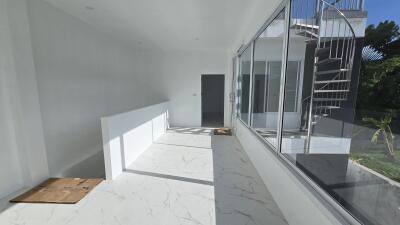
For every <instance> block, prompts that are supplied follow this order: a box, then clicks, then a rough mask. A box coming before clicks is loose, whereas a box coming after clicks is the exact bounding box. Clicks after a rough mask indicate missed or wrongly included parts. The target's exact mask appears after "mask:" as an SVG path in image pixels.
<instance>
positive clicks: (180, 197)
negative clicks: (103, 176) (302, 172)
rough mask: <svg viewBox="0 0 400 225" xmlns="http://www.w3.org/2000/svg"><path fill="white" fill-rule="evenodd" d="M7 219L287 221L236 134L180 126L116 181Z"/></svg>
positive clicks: (0, 217)
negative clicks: (65, 202) (78, 197)
mask: <svg viewBox="0 0 400 225" xmlns="http://www.w3.org/2000/svg"><path fill="white" fill-rule="evenodd" d="M0 224H2V225H6V224H21V225H22V224H29V225H43V224H54V225H58V224H69V225H82V224H85V225H100V224H105V225H121V224H122V225H127V224H132V225H133V224H135V225H157V224H160V225H161V224H163V225H165V224H171V225H180V224H182V225H189V224H193V225H199V224H203V225H213V224H217V225H268V224H270V225H281V224H287V222H286V220H285V218H284V217H283V215H282V213H281V212H280V210H279V208H278V206H277V205H276V203H275V201H274V200H273V198H272V196H271V194H270V193H269V192H268V190H267V189H266V187H265V185H264V183H263V182H262V180H261V178H260V177H259V175H258V174H257V172H256V171H255V168H254V167H253V165H252V164H251V163H250V161H249V159H248V157H247V155H246V154H245V153H244V151H243V149H242V148H241V146H240V144H239V143H238V141H237V140H236V138H234V137H228V136H213V135H210V130H209V129H197V128H174V129H171V130H169V131H168V132H167V134H165V135H164V136H162V137H161V138H159V139H158V140H157V141H156V143H154V144H153V145H152V146H151V147H150V148H149V149H148V150H147V151H146V152H145V153H143V154H142V155H141V156H140V157H139V158H138V159H137V160H136V161H135V162H134V163H133V164H132V165H130V166H129V168H128V169H127V170H126V171H125V172H124V173H123V174H122V175H121V176H119V177H118V178H117V179H116V180H114V181H105V182H103V183H101V184H100V185H99V186H97V187H96V188H95V189H94V190H93V191H92V192H91V193H89V194H88V195H87V196H86V197H85V198H84V199H82V200H81V201H80V202H79V203H78V204H75V205H54V204H14V205H10V207H9V208H7V209H6V210H5V211H3V212H2V213H0Z"/></svg>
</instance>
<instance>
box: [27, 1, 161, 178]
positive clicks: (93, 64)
mask: <svg viewBox="0 0 400 225" xmlns="http://www.w3.org/2000/svg"><path fill="white" fill-rule="evenodd" d="M28 6H29V21H30V26H31V31H32V46H33V58H34V62H35V65H36V73H37V83H38V90H39V99H40V106H41V113H42V118H43V128H44V135H45V140H46V148H47V157H48V163H49V169H50V174H51V175H52V176H79V175H81V173H82V172H80V171H86V170H87V169H90V168H85V167H82V168H81V169H77V168H74V166H76V165H77V166H85V165H88V164H91V165H92V167H91V170H92V171H93V173H91V174H86V175H87V176H100V175H103V174H104V167H103V159H102V157H101V155H102V152H101V150H102V141H101V127H100V117H102V116H106V115H111V114H115V113H119V112H123V111H126V110H128V109H135V108H140V107H143V106H145V105H150V104H154V103H157V102H160V101H161V100H164V98H163V97H161V95H160V94H159V93H158V92H157V90H156V89H153V88H151V87H150V86H148V85H147V83H145V82H143V77H144V76H145V74H146V63H147V62H146V61H145V60H144V57H142V53H140V52H139V51H135V50H134V49H132V48H131V47H130V46H129V45H125V44H122V43H120V42H118V41H116V40H114V39H113V38H111V37H109V36H107V35H106V34H105V33H103V32H102V31H99V30H96V29H95V28H93V27H91V26H90V25H88V24H86V23H84V22H82V21H81V20H79V19H77V18H75V17H72V16H70V15H68V14H66V13H64V12H63V11H60V10H58V9H56V8H54V7H53V6H51V5H50V4H48V3H45V2H43V1H42V0H29V1H28ZM85 161H88V162H89V161H90V163H83V162H85ZM93 166H94V167H95V169H94V168H93ZM86 167H87V166H86Z"/></svg>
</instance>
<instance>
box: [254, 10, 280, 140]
mask: <svg viewBox="0 0 400 225" xmlns="http://www.w3.org/2000/svg"><path fill="white" fill-rule="evenodd" d="M284 34H285V11H284V10H283V11H282V12H281V13H279V15H278V16H277V17H276V18H275V19H274V20H273V21H272V22H271V23H270V24H269V26H268V27H267V28H266V29H265V30H264V32H263V33H262V34H261V35H260V36H259V37H258V38H257V39H256V41H255V47H254V85H253V111H252V124H251V127H253V128H255V130H256V131H257V132H258V133H259V134H260V135H261V136H263V137H264V138H266V139H267V140H268V142H270V143H271V144H272V145H274V146H275V147H276V146H277V135H276V134H277V125H278V121H277V118H278V111H279V92H280V81H281V68H282V55H283V54H282V53H283V39H284Z"/></svg>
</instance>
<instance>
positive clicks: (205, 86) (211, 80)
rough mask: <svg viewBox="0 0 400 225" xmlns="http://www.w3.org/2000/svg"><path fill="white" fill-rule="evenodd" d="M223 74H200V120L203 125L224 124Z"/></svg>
mask: <svg viewBox="0 0 400 225" xmlns="http://www.w3.org/2000/svg"><path fill="white" fill-rule="evenodd" d="M224 93H225V76H224V75H214V74H212V75H208V74H207V75H202V76H201V117H202V118H201V121H202V126H204V127H222V126H224Z"/></svg>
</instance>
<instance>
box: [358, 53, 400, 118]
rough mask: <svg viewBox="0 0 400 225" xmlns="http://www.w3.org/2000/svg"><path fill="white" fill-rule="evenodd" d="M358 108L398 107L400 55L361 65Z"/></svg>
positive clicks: (379, 109) (383, 108) (380, 109)
mask: <svg viewBox="0 0 400 225" xmlns="http://www.w3.org/2000/svg"><path fill="white" fill-rule="evenodd" d="M361 73H362V74H361V77H360V85H359V91H358V103H357V107H358V108H359V109H373V110H374V111H386V110H387V109H400V56H395V57H392V58H388V59H385V60H383V61H377V62H364V63H363V65H362V71H361Z"/></svg>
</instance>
